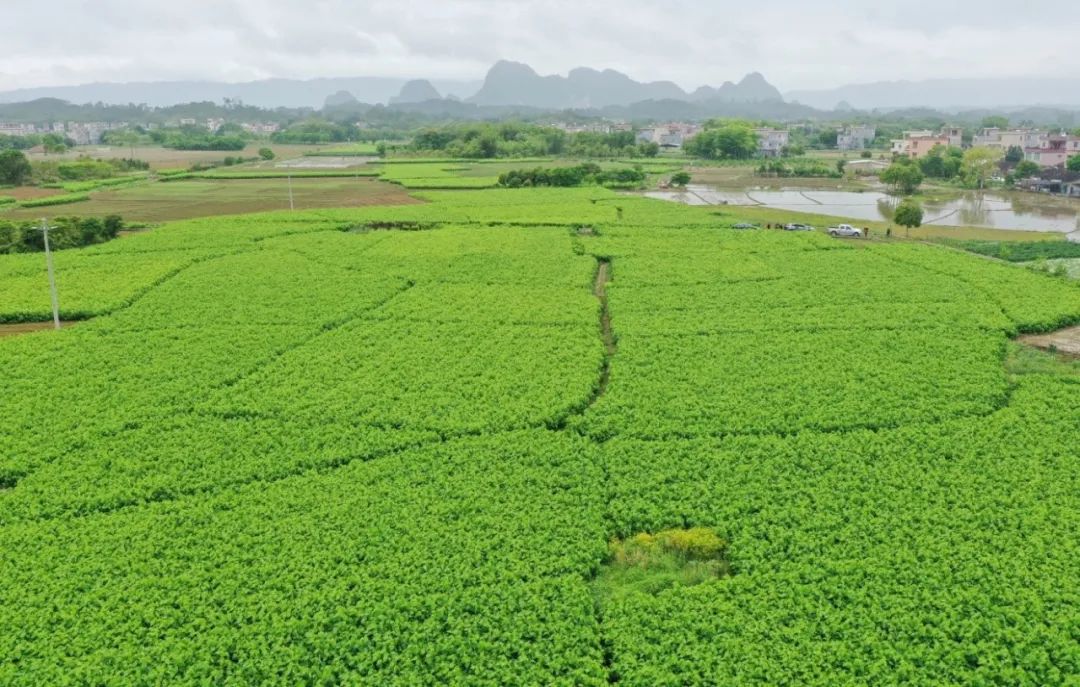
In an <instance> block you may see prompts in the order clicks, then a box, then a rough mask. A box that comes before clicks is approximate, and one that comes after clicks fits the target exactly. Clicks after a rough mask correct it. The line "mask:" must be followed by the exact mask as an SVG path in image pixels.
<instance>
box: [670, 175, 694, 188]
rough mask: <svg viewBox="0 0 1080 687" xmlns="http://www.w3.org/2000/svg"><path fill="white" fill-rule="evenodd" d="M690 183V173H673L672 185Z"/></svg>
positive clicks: (680, 185)
mask: <svg viewBox="0 0 1080 687" xmlns="http://www.w3.org/2000/svg"><path fill="white" fill-rule="evenodd" d="M689 183H690V175H689V174H688V173H686V172H675V173H674V174H672V175H671V185H672V186H679V187H682V186H686V185H687V184H689Z"/></svg>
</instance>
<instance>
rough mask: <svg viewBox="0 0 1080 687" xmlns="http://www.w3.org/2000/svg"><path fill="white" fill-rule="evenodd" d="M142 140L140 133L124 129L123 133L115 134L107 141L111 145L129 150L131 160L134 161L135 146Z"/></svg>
mask: <svg viewBox="0 0 1080 687" xmlns="http://www.w3.org/2000/svg"><path fill="white" fill-rule="evenodd" d="M141 138H142V137H141V136H139V134H138V132H136V131H133V130H131V129H124V130H123V131H117V132H115V133H113V135H112V136H109V137H107V139H105V140H107V141H108V142H109V143H113V144H115V145H120V146H124V147H125V148H127V149H128V152H129V153H130V155H131V158H130V159H132V160H134V159H135V146H136V145H137V144H138V143H139V141H140V139H141ZM103 142H104V141H103Z"/></svg>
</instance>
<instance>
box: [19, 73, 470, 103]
mask: <svg viewBox="0 0 1080 687" xmlns="http://www.w3.org/2000/svg"><path fill="white" fill-rule="evenodd" d="M406 83H408V80H406V79H392V78H384V77H375V76H361V77H353V78H326V79H309V80H297V79H266V80H263V81H248V82H244V83H221V82H216V81H161V82H138V83H95V84H85V85H82V86H56V87H45V88H24V89H19V90H15V91H7V92H5V93H0V103H16V102H26V101H30V100H37V99H39V98H58V99H60V100H67V101H68V102H72V103H97V102H102V103H106V104H111V105H126V104H128V103H136V104H146V105H151V106H154V107H169V106H171V105H179V104H181V103H190V102H204V101H211V102H217V103H220V102H222V101H223V100H225V99H226V98H229V99H232V100H241V101H243V102H244V103H245V104H247V105H255V106H256V107H264V108H275V107H311V108H316V109H317V108H320V107H322V106H323V104H324V102H325V101H326V99H327V97H329V96H338V97H344V95H348V96H352V97H353V98H354V99H356V100H358V101H360V102H365V103H386V102H389V101H390V98H392V97H394V96H396V95H398V94H399V93H400V92H401V89H402V88H403V87H404V86H405V84H406ZM433 83H434V87H435V88H438V89H439V90H440V91H441V92H443V93H451V94H455V95H458V96H460V97H465V96H468V95H471V94H473V93H475V92H476V89H478V88H479V87H480V83H479V82H477V81H448V80H436V81H434V82H433ZM342 94H344V95H342Z"/></svg>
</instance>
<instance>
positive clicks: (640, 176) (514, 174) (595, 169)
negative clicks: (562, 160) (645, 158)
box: [498, 162, 645, 188]
mask: <svg viewBox="0 0 1080 687" xmlns="http://www.w3.org/2000/svg"><path fill="white" fill-rule="evenodd" d="M643 181H645V172H644V171H643V170H641V169H638V168H633V167H625V168H622V169H612V170H607V171H604V170H603V169H601V168H600V165H597V164H595V163H592V162H586V163H584V164H580V165H576V166H574V167H549V168H542V167H537V168H535V169H531V170H527V169H516V170H511V171H509V172H506V173H504V174H501V175H499V182H498V183H499V186H503V187H505V188H523V187H533V186H557V187H564V188H565V187H572V186H582V185H584V184H599V185H601V186H617V187H623V188H625V187H634V186H638V185H640V184H641V183H642V182H643Z"/></svg>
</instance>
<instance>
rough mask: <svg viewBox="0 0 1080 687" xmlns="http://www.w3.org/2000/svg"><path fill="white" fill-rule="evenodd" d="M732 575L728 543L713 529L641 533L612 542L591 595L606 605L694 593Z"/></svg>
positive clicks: (594, 582) (702, 528)
mask: <svg viewBox="0 0 1080 687" xmlns="http://www.w3.org/2000/svg"><path fill="white" fill-rule="evenodd" d="M730 574H731V565H730V564H729V563H728V560H727V542H726V541H724V540H723V539H722V538H721V537H720V535H719V534H717V533H716V531H715V530H713V529H711V528H708V527H693V528H690V529H672V530H663V531H661V532H656V533H655V534H649V533H646V532H642V533H640V534H636V535H634V536H633V537H630V538H628V539H623V540H619V539H616V540H613V541H612V542H611V544H610V547H609V549H608V558H607V560H606V561H605V562H604V565H603V566H601V568H600V573H599V574H598V575H597V577H596V579H595V580H594V581H593V589H594V592H595V593H596V595H597V597H598V598H599V599H600V601H601V603H603V602H605V601H613V600H619V599H622V598H625V597H627V596H630V595H634V594H648V595H656V594H659V593H660V592H663V591H665V590H668V589H673V588H675V587H692V586H695V585H699V584H703V583H705V582H708V581H710V580H716V579H719V578H721V577H727V576H728V575H730Z"/></svg>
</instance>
